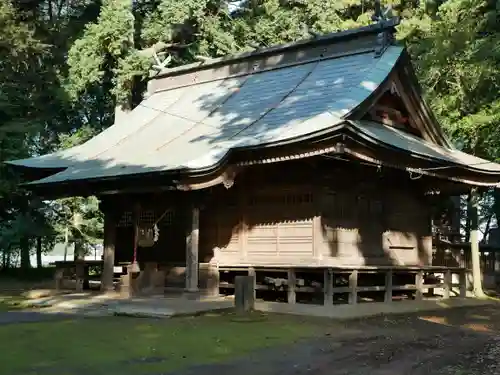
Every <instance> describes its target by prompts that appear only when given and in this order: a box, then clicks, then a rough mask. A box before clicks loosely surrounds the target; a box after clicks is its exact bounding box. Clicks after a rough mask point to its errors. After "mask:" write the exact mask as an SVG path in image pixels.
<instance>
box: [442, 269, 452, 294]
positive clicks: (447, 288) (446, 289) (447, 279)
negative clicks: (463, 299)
mask: <svg viewBox="0 0 500 375" xmlns="http://www.w3.org/2000/svg"><path fill="white" fill-rule="evenodd" d="M443 281H444V285H443V298H445V299H448V298H450V295H451V286H452V283H453V275H452V273H451V271H450V270H446V271H445V272H444V280H443Z"/></svg>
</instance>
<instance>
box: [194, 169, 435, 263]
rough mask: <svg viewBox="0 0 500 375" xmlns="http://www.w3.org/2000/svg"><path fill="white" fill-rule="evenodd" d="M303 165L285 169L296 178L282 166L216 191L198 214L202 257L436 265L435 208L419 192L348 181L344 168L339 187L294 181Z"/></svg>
mask: <svg viewBox="0 0 500 375" xmlns="http://www.w3.org/2000/svg"><path fill="white" fill-rule="evenodd" d="M299 165H300V164H298V163H297V164H296V166H297V169H293V168H292V169H288V170H287V169H285V170H287V171H293V172H294V177H292V178H287V177H286V175H284V174H283V172H280V171H279V170H277V169H276V170H275V171H274V173H273V172H272V171H271V170H270V171H269V174H268V173H266V172H264V171H262V170H261V173H258V176H256V175H254V176H252V175H251V173H247V175H246V181H245V178H243V179H242V181H241V183H240V184H238V182H236V183H235V185H234V187H233V188H231V189H229V190H225V189H224V188H214V189H212V190H211V192H210V193H209V195H207V199H206V201H207V202H208V203H207V204H206V205H204V208H203V209H202V211H201V223H200V246H201V248H200V260H201V261H205V262H206V261H210V260H211V259H212V257H213V256H215V259H216V260H217V261H218V262H219V263H220V264H223V265H237V264H241V265H247V264H254V265H264V264H268V265H269V264H274V265H285V264H286V265H297V266H300V265H329V266H339V267H341V266H359V265H374V266H375V265H405V266H409V265H430V264H431V261H432V240H431V221H430V207H429V204H428V203H427V201H426V200H425V199H424V197H423V193H421V192H419V191H418V189H408V188H407V187H406V188H403V187H398V186H397V185H398V184H394V183H393V184H392V186H393V187H388V186H391V185H388V181H386V180H384V179H380V180H375V181H374V180H366V179H365V180H366V181H364V180H363V179H361V181H359V180H355V179H354V177H353V176H351V177H353V178H352V184H350V183H348V181H349V178H348V175H349V173H347V172H346V171H344V177H346V178H342V179H339V180H341V182H340V181H339V182H338V183H335V181H332V180H328V179H326V178H325V179H323V178H321V177H319V178H318V177H316V179H312V180H309V181H311V183H309V184H304V182H303V181H304V179H302V181H297V180H298V179H297V178H296V177H297V175H301V172H300V168H299ZM259 167H260V168H262V169H263V166H259ZM268 168H269V169H272V168H270V167H268ZM262 172H264V173H262ZM295 172H296V173H295ZM338 173H340V172H338ZM306 174H307V173H306ZM259 176H260V177H259ZM320 176H321V175H320ZM325 176H326V174H325ZM340 176H341V175H338V177H340ZM303 177H305V176H303ZM262 178H264V179H265V180H266V181H261V179H262ZM294 179H295V181H290V180H294ZM273 180H274V181H273ZM306 181H307V180H306ZM346 181H347V183H346ZM394 185H396V186H394Z"/></svg>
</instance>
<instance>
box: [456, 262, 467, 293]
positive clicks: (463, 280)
mask: <svg viewBox="0 0 500 375" xmlns="http://www.w3.org/2000/svg"><path fill="white" fill-rule="evenodd" d="M458 277H459V280H460V281H459V284H460V285H459V288H460V298H465V297H467V271H466V270H465V269H463V270H460V273H459V275H458Z"/></svg>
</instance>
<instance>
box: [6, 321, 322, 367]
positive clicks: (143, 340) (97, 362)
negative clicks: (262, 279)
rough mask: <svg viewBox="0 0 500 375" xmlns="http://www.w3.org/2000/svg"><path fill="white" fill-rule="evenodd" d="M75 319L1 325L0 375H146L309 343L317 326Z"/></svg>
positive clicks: (301, 322)
mask: <svg viewBox="0 0 500 375" xmlns="http://www.w3.org/2000/svg"><path fill="white" fill-rule="evenodd" d="M233 318H234V317H233V316H231V315H230V314H221V315H216V314H214V315H210V316H198V317H184V318H173V319H168V320H151V321H150V320H147V321H146V320H144V319H136V318H99V319H97V318H96V319H78V320H67V321H59V322H44V323H30V324H15V325H6V326H0V352H1V353H2V358H4V360H3V361H2V362H3V363H2V366H0V374H16V375H17V374H24V373H47V374H49V373H50V374H51V375H63V374H64V375H72V374H81V373H88V374H94V375H96V374H107V375H112V374H149V373H161V372H166V371H171V370H175V369H177V368H180V367H184V366H189V365H194V364H201V363H211V362H217V361H222V360H226V359H230V358H234V357H238V356H241V355H244V354H245V353H248V352H251V351H253V350H257V349H262V348H267V347H272V346H276V345H280V344H286V343H291V342H294V341H296V340H297V339H300V338H304V337H310V336H312V335H314V334H315V333H317V332H318V330H319V327H320V326H319V325H317V324H314V323H308V322H305V321H300V320H298V319H295V318H292V317H283V316H279V317H277V316H273V315H269V316H266V317H265V318H263V317H262V316H260V315H259V317H257V318H258V319H248V320H240V319H236V320H235V319H233Z"/></svg>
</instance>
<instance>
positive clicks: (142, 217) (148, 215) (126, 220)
mask: <svg viewBox="0 0 500 375" xmlns="http://www.w3.org/2000/svg"><path fill="white" fill-rule="evenodd" d="M174 214H175V211H174V210H171V209H169V210H168V211H166V212H165V211H155V210H142V211H141V212H140V213H139V225H141V226H153V225H154V224H155V223H156V221H157V220H158V219H160V217H161V216H162V215H163V217H161V220H160V221H159V222H158V223H157V225H158V226H168V225H171V224H172V223H173V220H174ZM132 224H133V218H132V211H125V212H124V213H123V214H122V216H121V218H120V220H119V221H118V224H117V226H118V227H131V226H132Z"/></svg>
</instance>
